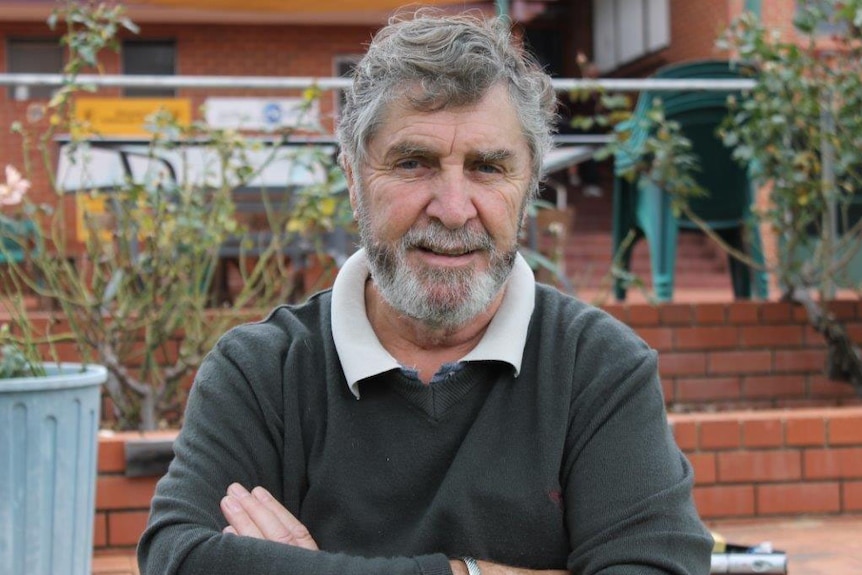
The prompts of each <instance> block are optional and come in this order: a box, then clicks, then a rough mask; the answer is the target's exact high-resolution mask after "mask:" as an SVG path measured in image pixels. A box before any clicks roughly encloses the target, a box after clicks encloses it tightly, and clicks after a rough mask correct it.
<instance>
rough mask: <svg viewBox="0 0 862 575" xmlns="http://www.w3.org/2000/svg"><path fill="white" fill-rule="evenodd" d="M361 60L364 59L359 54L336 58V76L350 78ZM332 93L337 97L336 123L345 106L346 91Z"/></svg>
mask: <svg viewBox="0 0 862 575" xmlns="http://www.w3.org/2000/svg"><path fill="white" fill-rule="evenodd" d="M360 58H362V56H360V55H358V54H357V55H351V56H336V57H335V66H334V68H335V70H334V72H335V76H336V77H338V78H349V77H350V76H351V75H352V74H353V68H355V67H356V64H357V63H358V62H359V59H360ZM332 93H333V94H334V97H335V118H336V121H338V118H339V117H341V108H342V106H344V90H340V89H339V90H333V91H332Z"/></svg>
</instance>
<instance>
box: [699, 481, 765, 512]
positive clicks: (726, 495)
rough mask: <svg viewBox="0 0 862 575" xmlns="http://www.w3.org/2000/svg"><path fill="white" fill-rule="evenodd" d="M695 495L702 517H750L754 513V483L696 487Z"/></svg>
mask: <svg viewBox="0 0 862 575" xmlns="http://www.w3.org/2000/svg"><path fill="white" fill-rule="evenodd" d="M693 497H694V504H695V506H696V507H697V511H698V513H699V514H700V517H701V518H702V519H716V518H720V517H749V516H751V515H753V514H754V509H755V506H754V486H752V485H714V486H703V487H695V488H694V492H693Z"/></svg>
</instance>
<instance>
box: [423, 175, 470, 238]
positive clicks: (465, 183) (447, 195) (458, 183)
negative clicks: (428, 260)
mask: <svg viewBox="0 0 862 575" xmlns="http://www.w3.org/2000/svg"><path fill="white" fill-rule="evenodd" d="M433 193H434V197H432V198H431V202H430V203H429V204H428V208H427V210H426V211H427V214H428V216H430V217H432V218H436V219H438V220H440V222H441V223H442V224H443V225H444V226H446V227H447V228H449V229H453V230H454V229H457V228H460V227H462V226H464V225H465V224H466V223H467V222H469V221H470V220H471V219H473V218H475V217H476V215H477V213H478V212H477V211H476V206H475V205H474V204H473V197H472V194H471V191H470V181H469V180H468V178H467V177H466V176H465V174H464V173H463V172H461V171H457V172H456V171H452V172H448V173H446V172H444V173H442V174H441V175H440V177H439V178H437V181H436V182H435V186H434V190H433Z"/></svg>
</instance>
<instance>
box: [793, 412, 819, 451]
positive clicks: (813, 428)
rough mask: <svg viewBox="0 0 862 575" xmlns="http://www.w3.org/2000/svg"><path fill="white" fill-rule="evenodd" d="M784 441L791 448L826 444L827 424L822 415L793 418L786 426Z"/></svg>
mask: <svg viewBox="0 0 862 575" xmlns="http://www.w3.org/2000/svg"><path fill="white" fill-rule="evenodd" d="M784 441H785V442H786V443H787V445H791V446H808V445H811V446H815V445H825V444H826V422H825V420H824V418H823V416H822V415H812V416H809V417H802V416H800V417H793V418H790V419H788V420H787V421H786V423H785V426H784Z"/></svg>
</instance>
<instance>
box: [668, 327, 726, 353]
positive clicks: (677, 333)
mask: <svg viewBox="0 0 862 575" xmlns="http://www.w3.org/2000/svg"><path fill="white" fill-rule="evenodd" d="M674 340H675V341H674V346H675V347H676V349H679V350H694V349H703V350H712V349H734V348H736V346H737V345H739V328H738V327H736V326H705V327H704V326H700V327H679V328H677V329H675V330H674Z"/></svg>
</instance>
